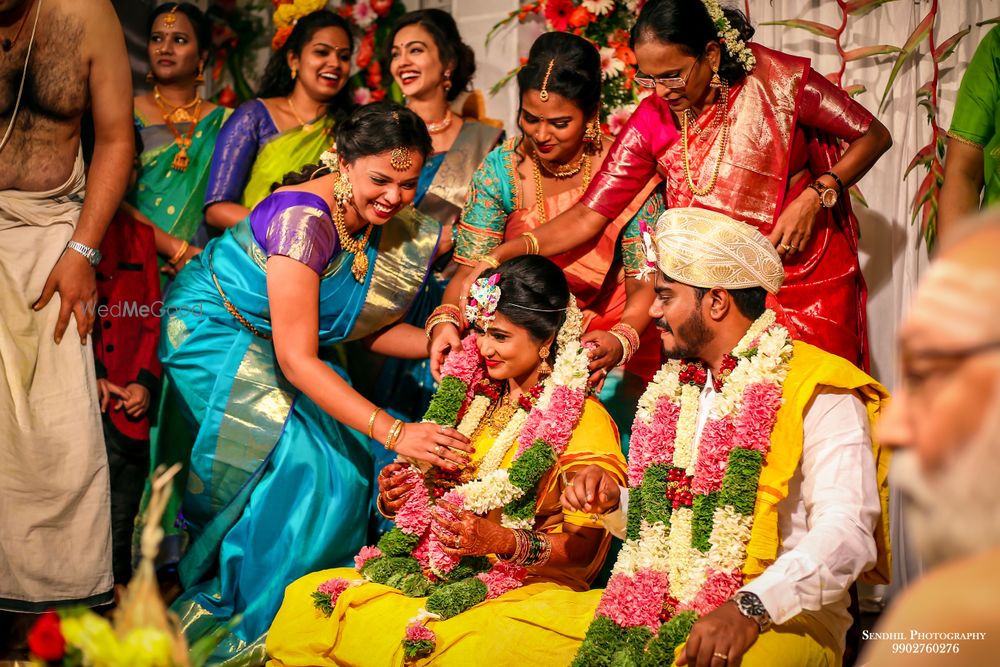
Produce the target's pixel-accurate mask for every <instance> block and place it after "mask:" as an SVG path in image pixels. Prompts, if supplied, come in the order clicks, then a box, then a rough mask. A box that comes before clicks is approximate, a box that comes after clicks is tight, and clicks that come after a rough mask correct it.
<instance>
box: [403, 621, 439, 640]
mask: <svg viewBox="0 0 1000 667" xmlns="http://www.w3.org/2000/svg"><path fill="white" fill-rule="evenodd" d="M436 640H437V635H435V634H434V631H433V630H431V629H430V628H428V627H427V626H426V625H424V624H423V623H410V624H409V625H407V626H406V641H408V642H421V641H427V642H433V641H436Z"/></svg>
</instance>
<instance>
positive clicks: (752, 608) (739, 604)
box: [733, 591, 771, 632]
mask: <svg viewBox="0 0 1000 667" xmlns="http://www.w3.org/2000/svg"><path fill="white" fill-rule="evenodd" d="M733 602H735V603H736V608H737V609H739V610H740V613H741V614H743V615H744V616H746V617H747V618H749V619H750V620H751V621H753V622H754V623H756V624H757V627H759V628H760V631H761V632H767V630H769V629H770V627H771V615H770V614H768V613H767V609H765V608H764V603H763V602H761V601H760V598H759V597H757V595H756V594H755V593H751V592H749V591H739V592H738V593H736V595H734V596H733Z"/></svg>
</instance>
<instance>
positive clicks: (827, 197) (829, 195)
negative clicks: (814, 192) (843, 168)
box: [820, 188, 837, 208]
mask: <svg viewBox="0 0 1000 667" xmlns="http://www.w3.org/2000/svg"><path fill="white" fill-rule="evenodd" d="M820 202H821V203H822V204H823V206H824V207H826V208H832V207H833V205H834V204H836V203H837V191H836V190H834V189H833V188H827V189H826V190H824V191H823V194H821V195H820Z"/></svg>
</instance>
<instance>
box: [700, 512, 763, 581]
mask: <svg viewBox="0 0 1000 667" xmlns="http://www.w3.org/2000/svg"><path fill="white" fill-rule="evenodd" d="M752 525H753V517H752V516H743V515H742V514H740V513H739V512H737V511H736V510H734V509H733V508H732V507H730V506H728V505H726V506H723V507H716V508H715V514H714V517H713V524H712V534H711V536H710V537H709V538H708V541H709V544H711V547H709V550H708V562H709V564H710V565H711V567H713V568H715V569H716V570H720V571H722V572H732V571H733V570H735V569H736V568H738V567H743V563H744V562H745V561H746V544H747V543H748V542H749V541H750V528H751V526H752Z"/></svg>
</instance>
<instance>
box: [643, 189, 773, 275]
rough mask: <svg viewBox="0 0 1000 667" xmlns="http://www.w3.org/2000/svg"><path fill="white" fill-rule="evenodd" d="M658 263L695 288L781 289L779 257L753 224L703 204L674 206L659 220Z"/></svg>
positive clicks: (668, 272)
mask: <svg viewBox="0 0 1000 667" xmlns="http://www.w3.org/2000/svg"><path fill="white" fill-rule="evenodd" d="M653 241H654V246H655V249H656V264H657V266H659V268H660V270H661V271H663V273H665V274H666V275H667V277H669V278H670V279H672V280H676V281H677V282H679V283H683V284H685V285H691V286H692V287H706V288H712V287H724V288H726V289H743V288H747V287H763V288H764V289H765V290H767V291H768V292H770V293H771V294H777V292H778V288H779V287H781V283H782V281H783V280H784V279H785V269H784V267H783V266H782V265H781V257H780V256H779V255H778V252H777V251H776V250H775V249H774V246H772V245H771V243H770V242H769V241H768V240H767V239H766V238H764V236H763V235H762V234H761V233H760V232H759V231H757V229H756V228H755V227H751V226H750V225H748V224H746V223H743V222H737V221H736V220H733V219H732V218H730V217H729V216H727V215H723V214H722V213H718V212H716V211H709V210H706V209H702V208H672V209H668V210H667V212H666V213H664V214H663V215H661V216H660V219H659V220H657V221H656V230H655V234H654V238H653Z"/></svg>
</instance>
